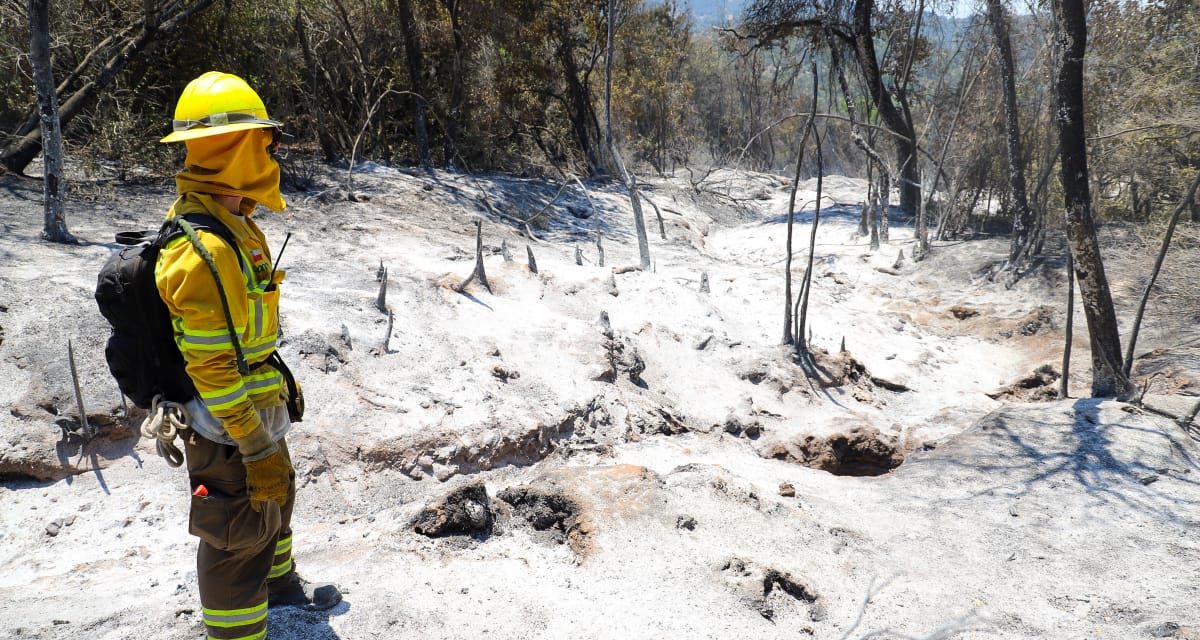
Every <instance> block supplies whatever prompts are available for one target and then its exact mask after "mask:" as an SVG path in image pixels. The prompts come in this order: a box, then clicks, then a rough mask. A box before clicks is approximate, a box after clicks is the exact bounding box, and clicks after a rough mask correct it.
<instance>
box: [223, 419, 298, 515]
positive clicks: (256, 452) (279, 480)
mask: <svg viewBox="0 0 1200 640" xmlns="http://www.w3.org/2000/svg"><path fill="white" fill-rule="evenodd" d="M234 440H235V441H236V442H237V445H238V451H239V452H240V453H241V454H242V464H244V465H245V466H246V489H247V490H249V492H250V507H251V508H252V509H254V510H255V511H262V507H263V503H264V502H266V501H267V500H271V501H273V502H275V503H277V504H279V506H283V503H284V501H286V500H287V494H288V485H289V484H291V476H292V463H291V461H290V460H288V459H287V456H285V455H283V450H282V449H280V448H279V445H278V444H275V442H274V441H273V440H271V436H270V434H268V433H267V430H266V429H264V428H263V427H262V425H259V426H257V427H255V428H254V429H252V430H251V431H250V433H248V434H246V435H245V436H244V437H241V438H236V437H235V438H234Z"/></svg>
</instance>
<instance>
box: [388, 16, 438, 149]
mask: <svg viewBox="0 0 1200 640" xmlns="http://www.w3.org/2000/svg"><path fill="white" fill-rule="evenodd" d="M396 14H397V16H398V17H399V18H400V35H401V37H402V38H404V54H405V58H406V60H407V62H408V84H409V90H410V91H412V92H413V93H414V94H416V95H415V96H413V129H414V135H415V137H416V143H417V161H418V162H420V163H421V166H422V167H424V168H426V169H429V168H432V167H433V157H432V156H431V155H430V152H429V123H428V116H427V114H426V109H427V108H428V107H427V105H426V104H425V81H424V78H423V77H422V72H421V69H422V67H423V66H424V65H423V63H422V61H421V58H422V53H421V38H420V35H419V34H418V33H417V23H416V18H414V17H413V10H412V0H396Z"/></svg>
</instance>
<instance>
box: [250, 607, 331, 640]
mask: <svg viewBox="0 0 1200 640" xmlns="http://www.w3.org/2000/svg"><path fill="white" fill-rule="evenodd" d="M348 611H350V603H349V602H348V601H347V600H345V599H343V600H342V601H341V602H340V603H339V604H338V605H337V606H336V607H334V608H332V609H328V610H326V611H305V610H304V609H300V608H297V607H280V608H277V609H271V610H270V613H269V614H268V617H267V628H268V629H270V634H271V637H272V638H291V639H292V640H341V638H342V636H340V635H338V633H337V632H336V631H334V630H333V627H331V626H330V625H329V619H330V618H333V617H335V616H341V615H345V614H346V612H348Z"/></svg>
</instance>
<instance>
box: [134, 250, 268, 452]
mask: <svg viewBox="0 0 1200 640" xmlns="http://www.w3.org/2000/svg"><path fill="white" fill-rule="evenodd" d="M197 233H198V236H199V238H200V241H201V243H202V244H203V245H204V247H205V248H206V249H207V250H208V252H209V254H210V255H212V258H213V262H214V263H215V264H216V266H217V272H218V273H219V274H220V277H221V284H222V286H223V287H224V288H225V296H226V299H227V300H228V301H229V314H230V316H231V317H232V319H233V330H234V331H235V332H236V333H237V335H238V339H239V340H241V339H242V336H244V335H245V334H246V322H247V317H248V313H249V312H248V309H247V301H246V295H245V290H246V281H245V278H244V276H243V274H242V270H241V262H240V261H239V260H238V257H237V254H236V253H234V250H233V249H232V248H231V247H230V246H229V245H228V244H227V243H226V242H225V241H224V240H222V239H221V238H220V236H217V235H215V234H213V233H209V232H206V231H198V232H197ZM154 275H155V281H156V282H157V284H158V293H159V296H160V297H162V300H163V302H164V303H165V304H166V305H167V310H168V311H169V312H170V314H171V322H172V324H173V325H174V330H175V343H176V344H177V345H178V346H179V351H180V353H182V354H183V359H184V362H185V363H186V365H187V373H188V376H189V377H191V379H192V382H193V383H194V384H195V385H196V391H197V392H198V393H199V394H200V399H201V401H203V402H204V404H205V406H206V407H208V410H209V412H210V413H212V415H213V417H215V418H217V419H218V420H220V421H221V422H222V424H223V425H224V427H225V431H226V432H228V433H229V436H230V437H231V438H233V439H234V440H237V441H239V443H240V441H242V440H245V439H247V438H248V437H249V436H250V435H251V433H252V432H254V431H255V429H256V428H258V427H261V426H262V421H261V419H260V418H259V416H258V412H257V411H255V410H254V404H253V402H251V400H250V397H249V396H248V395H247V393H246V388H245V385H244V382H243V380H242V376H241V374H240V373H238V369H237V354H236V352H235V351H234V348H233V342H232V341H231V340H230V338H229V329H228V325H227V323H226V320H225V312H224V310H223V308H222V306H221V298H220V294H219V293H218V291H217V286H216V283H215V282H214V281H213V273H212V270H211V269H209V267H208V265H207V264H206V263H205V262H204V259H203V258H201V257H200V254H199V253H198V252H197V251H196V249H195V247H193V246H192V244H191V242H190V241H189V240H188V239H187V238H186V237H181V238H176V239H174V240H172V241H171V242H170V243H168V244H167V246H166V247H164V248H163V250H162V251H161V252H160V254H159V259H158V264H157V266H156V268H155V274H154ZM256 435H258V434H256Z"/></svg>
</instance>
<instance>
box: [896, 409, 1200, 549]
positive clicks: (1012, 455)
mask: <svg viewBox="0 0 1200 640" xmlns="http://www.w3.org/2000/svg"><path fill="white" fill-rule="evenodd" d="M1102 402H1103V400H1101V399H1094V398H1087V399H1081V400H1078V401H1076V402H1075V403H1074V404H1073V409H1074V420H1073V421H1072V424H1071V425H1069V426H1068V425H1063V424H1061V423H1054V422H1043V421H1039V420H1037V419H1036V418H1035V417H1033V416H1023V415H1018V416H1013V415H1006V412H1004V411H1001V412H999V413H997V414H995V415H993V416H992V418H990V419H988V420H986V421H985V422H982V423H980V425H978V427H977V428H979V429H983V430H984V431H985V432H989V433H991V434H993V435H994V436H996V437H999V438H1002V439H1003V440H1004V441H1005V442H1006V443H1007V444H1008V445H1009V446H1008V447H1007V448H1006V449H1005V451H1002V452H994V453H992V454H990V455H988V456H987V457H984V458H982V459H977V460H970V461H963V462H960V461H958V460H955V459H952V458H950V457H949V456H946V455H942V456H938V457H937V458H936V460H937V463H938V465H953V466H956V467H960V468H963V469H972V470H973V471H974V472H976V473H978V472H983V474H984V475H988V474H994V475H995V477H997V478H1000V479H1002V481H1003V484H1001V485H992V486H989V487H987V488H985V489H982V490H980V491H977V492H974V493H973V494H971V496H970V497H972V498H974V497H979V496H983V495H989V494H992V493H1002V494H1003V495H1005V496H1008V497H1013V498H1021V497H1024V496H1027V495H1030V494H1032V493H1033V492H1034V491H1035V490H1036V489H1038V488H1039V487H1044V486H1055V483H1062V482H1064V481H1065V482H1071V483H1074V484H1076V485H1078V486H1079V487H1081V488H1083V489H1084V490H1085V491H1086V492H1087V493H1088V495H1089V496H1091V497H1093V498H1095V499H1096V500H1098V501H1100V502H1103V503H1107V504H1119V505H1123V506H1125V507H1128V508H1129V509H1131V510H1134V511H1137V512H1139V513H1143V514H1146V515H1151V516H1154V517H1156V518H1160V519H1163V520H1166V521H1169V522H1171V523H1172V524H1177V525H1181V526H1191V525H1195V524H1196V522H1197V520H1196V519H1195V518H1188V517H1186V516H1184V515H1182V513H1185V512H1190V513H1193V514H1194V513H1200V511H1198V509H1200V499H1191V498H1184V497H1182V496H1179V495H1177V494H1176V492H1173V491H1171V489H1170V487H1171V486H1172V485H1175V483H1182V484H1184V485H1189V486H1191V487H1200V460H1198V459H1197V457H1196V456H1195V455H1194V454H1193V453H1191V452H1190V451H1189V450H1188V447H1187V446H1185V443H1184V441H1183V440H1182V439H1191V434H1190V433H1187V432H1186V431H1185V432H1183V433H1179V434H1176V433H1173V432H1172V431H1171V430H1172V429H1173V428H1174V427H1173V426H1164V428H1162V429H1155V428H1148V427H1142V426H1135V425H1131V424H1123V423H1121V422H1110V423H1107V424H1105V423H1102V422H1101V419H1100V404H1101V403H1102ZM1032 429H1046V430H1055V429H1057V430H1063V429H1069V432H1063V433H1062V435H1061V436H1059V439H1058V440H1057V441H1054V442H1046V441H1045V440H1044V439H1043V443H1044V444H1041V445H1040V446H1039V445H1038V444H1034V443H1033V442H1031V440H1032V438H1029V437H1028V436H1027V435H1026V434H1027V433H1029V432H1030V431H1031V430H1032ZM1122 431H1125V432H1130V433H1134V432H1136V433H1140V434H1147V435H1150V436H1153V437H1154V438H1155V439H1161V445H1154V446H1156V447H1157V446H1165V447H1166V448H1168V449H1170V451H1171V452H1172V453H1173V456H1172V458H1173V459H1172V462H1171V465H1170V466H1167V467H1164V466H1163V464H1165V463H1163V464H1157V465H1156V464H1151V463H1147V462H1143V461H1142V460H1140V459H1138V458H1137V454H1139V453H1142V452H1143V451H1144V450H1145V449H1146V446H1147V445H1146V444H1132V443H1131V444H1127V445H1126V450H1125V451H1121V452H1114V448H1115V446H1116V444H1115V442H1114V441H1115V439H1116V436H1117V435H1118V434H1119V433H1120V432H1122ZM1181 438H1182V439H1181ZM943 453H944V452H943ZM930 461H931V462H932V460H930ZM910 462H912V461H910ZM1180 467H1182V468H1180ZM1185 474H1186V475H1185ZM1164 476H1165V477H1164ZM1014 484H1015V485H1016V486H1017V488H1016V490H1011V487H1013V486H1014ZM1176 486H1177V485H1176Z"/></svg>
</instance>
